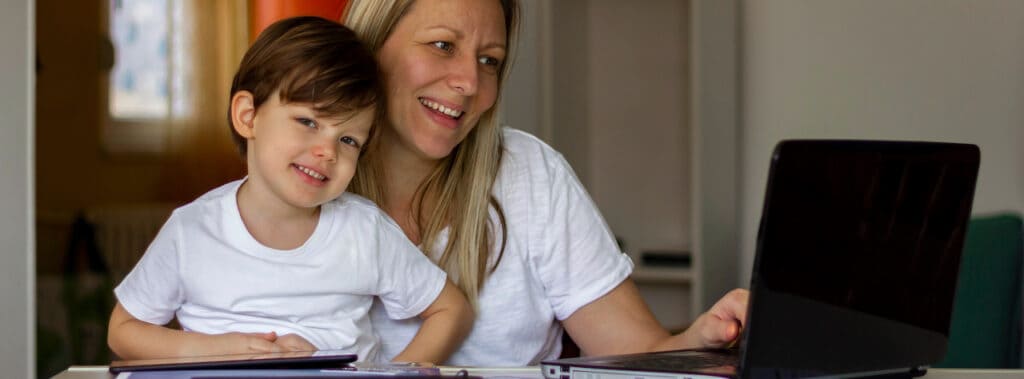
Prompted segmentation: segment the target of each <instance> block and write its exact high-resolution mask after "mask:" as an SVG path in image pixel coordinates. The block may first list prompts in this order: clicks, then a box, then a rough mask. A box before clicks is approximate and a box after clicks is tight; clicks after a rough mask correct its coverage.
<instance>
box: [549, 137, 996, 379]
mask: <svg viewBox="0 0 1024 379" xmlns="http://www.w3.org/2000/svg"><path fill="white" fill-rule="evenodd" d="M979 159H980V153H979V150H978V147H977V146H974V145H968V144H954V143H933V142H898V141H856V140H787V141H782V142H780V143H779V144H778V145H776V147H775V151H774V153H773V154H772V159H771V165H770V168H769V175H768V186H767V187H768V188H767V191H766V194H765V199H764V208H763V209H762V213H761V224H760V228H759V230H758V237H757V250H756V253H755V258H754V266H753V273H752V275H751V279H750V298H749V303H748V308H747V322H746V324H745V328H744V330H743V333H742V335H741V336H740V343H739V347H738V348H733V349H726V350H678V351H668V352H658V353H643V354H631V355H620V356H605V357H580V358H568V359H561V360H551V361H544V362H542V363H541V369H542V371H543V373H544V376H545V377H546V378H547V379H620V378H624V379H635V378H663V379H684V378H686V379H693V378H805V377H822V376H825V377H887V378H888V377H893V378H898V377H914V376H921V375H924V373H925V370H926V369H927V368H928V366H929V365H931V364H934V363H937V362H939V361H941V360H942V358H943V356H944V355H945V353H946V345H947V343H948V339H949V326H950V316H951V315H952V310H953V296H954V293H955V290H956V282H957V274H958V272H959V265H960V255H961V251H962V247H963V242H964V233H965V232H966V228H967V222H968V218H969V216H970V213H971V203H972V200H973V198H974V185H975V181H976V178H977V175H978V165H979Z"/></svg>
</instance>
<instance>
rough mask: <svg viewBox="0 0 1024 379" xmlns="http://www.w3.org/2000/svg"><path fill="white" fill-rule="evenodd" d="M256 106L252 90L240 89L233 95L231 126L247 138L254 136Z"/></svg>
mask: <svg viewBox="0 0 1024 379" xmlns="http://www.w3.org/2000/svg"><path fill="white" fill-rule="evenodd" d="M255 118H256V106H255V104H254V99H253V96H252V92H249V91H238V92H235V94H234V95H233V96H231V127H233V128H235V131H236V132H238V134H239V135H241V136H242V137H245V138H246V139H248V138H252V137H253V126H254V124H253V120H254V119H255Z"/></svg>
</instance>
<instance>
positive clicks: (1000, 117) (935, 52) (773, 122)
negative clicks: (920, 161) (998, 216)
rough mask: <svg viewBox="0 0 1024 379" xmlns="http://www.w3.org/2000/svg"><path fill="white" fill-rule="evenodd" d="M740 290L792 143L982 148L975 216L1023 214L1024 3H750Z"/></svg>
mask: <svg viewBox="0 0 1024 379" xmlns="http://www.w3.org/2000/svg"><path fill="white" fill-rule="evenodd" d="M740 12H741V41H742V42H741V44H740V46H741V55H742V59H741V60H740V62H741V83H742V84H741V91H740V93H741V103H742V118H743V121H742V122H741V125H742V126H741V136H740V141H741V142H740V162H741V171H740V172H741V175H740V178H741V182H740V184H739V187H738V188H739V189H740V201H741V209H742V210H741V217H740V220H741V227H742V250H741V251H742V254H741V256H742V259H741V263H742V264H741V269H740V273H741V274H740V278H739V282H738V284H739V285H743V286H746V285H747V284H748V283H749V273H750V269H751V266H752V261H753V253H754V238H755V235H756V231H757V222H758V219H759V217H760V212H761V203H762V199H763V197H764V194H763V191H764V187H765V182H766V180H767V168H768V158H769V156H770V154H771V150H772V148H773V147H774V145H775V143H776V142H777V141H778V140H780V139H784V138H798V137H808V138H858V139H909V140H935V141H957V142H968V143H974V144H977V145H979V146H980V147H981V152H982V163H981V171H980V174H979V179H978V188H977V192H976V196H975V202H974V213H975V214H978V213H991V212H997V211H1003V210H1016V211H1018V212H1022V211H1024V147H1022V145H1024V43H1021V41H1024V2H1021V1H1013V0H984V1H963V0H939V1H936V0H905V1H883V0H871V1H841V0H827V1H821V0H786V1H746V2H744V3H743V7H742V8H741V11H740Z"/></svg>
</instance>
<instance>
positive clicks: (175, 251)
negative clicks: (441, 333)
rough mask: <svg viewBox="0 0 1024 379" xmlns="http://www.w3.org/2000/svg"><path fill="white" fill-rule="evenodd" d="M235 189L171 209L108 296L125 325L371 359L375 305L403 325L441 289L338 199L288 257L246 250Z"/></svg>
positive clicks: (407, 252) (360, 203)
mask: <svg viewBox="0 0 1024 379" xmlns="http://www.w3.org/2000/svg"><path fill="white" fill-rule="evenodd" d="M243 181H244V179H243V180H239V181H235V182H231V183H228V184H226V185H223V186H221V187H219V188H217V189H214V190H212V191H210V192H209V193H207V194H205V195H203V196H201V197H200V198H198V199H196V200H195V201H193V202H192V203H190V204H188V205H185V206H183V207H181V208H178V209H176V210H175V211H174V213H172V214H171V217H170V218H169V219H168V220H167V222H166V223H165V224H164V226H163V227H162V228H161V229H160V232H159V233H158V234H157V236H156V238H155V239H154V241H153V243H152V244H151V245H150V246H149V248H148V249H147V250H146V253H145V255H144V256H143V257H142V259H141V260H140V261H139V263H138V264H137V265H136V266H135V268H134V269H133V270H132V271H131V273H129V274H128V276H127V277H125V279H124V281H123V282H121V284H120V285H118V286H117V288H116V289H115V290H114V292H115V294H116V295H117V299H118V301H119V302H120V303H121V305H122V306H123V307H124V309H125V310H127V311H128V313H130V314H131V315H132V316H134V317H135V318H137V319H139V320H142V321H145V322H148V323H152V324H157V325H164V324H166V323H168V322H169V321H170V320H171V319H172V318H173V317H175V316H177V318H178V322H179V323H180V324H181V326H182V328H183V329H184V330H188V331H195V332H200V333H207V334H220V333H226V332H260V333H264V332H271V331H273V332H277V334H278V335H285V334H289V333H294V334H297V335H299V336H301V337H302V338H305V339H306V340H308V341H309V342H310V343H312V344H313V345H314V346H316V347H317V348H318V349H321V350H324V349H333V350H345V351H348V352H352V353H356V354H358V355H359V358H360V360H374V358H375V356H376V349H377V345H378V343H377V342H378V341H377V338H376V336H375V334H374V333H373V331H372V330H373V328H372V327H371V323H370V317H369V315H368V312H369V310H370V307H371V305H372V304H373V303H374V300H373V299H374V296H379V298H380V302H379V303H380V304H383V308H385V309H386V313H387V316H388V317H393V318H396V319H405V318H411V317H414V316H416V315H418V314H419V313H421V312H422V311H423V310H425V309H426V308H427V307H428V306H429V305H430V304H431V303H433V301H434V300H435V299H436V298H437V296H438V295H439V294H440V293H441V290H442V288H444V285H445V280H446V275H445V273H444V272H443V271H441V270H440V269H439V268H438V267H437V266H436V265H434V264H433V263H432V262H430V260H429V259H428V258H427V257H426V256H424V255H423V253H421V252H420V251H419V250H418V249H417V248H416V247H415V246H413V245H412V244H411V243H410V242H409V240H408V239H407V238H406V237H405V235H404V234H403V233H402V231H401V230H400V229H399V227H398V225H397V224H395V223H394V221H392V220H391V218H389V217H388V216H387V215H386V214H384V213H383V212H382V211H380V210H379V209H378V208H377V207H376V206H375V205H374V204H373V203H371V202H370V201H368V200H366V199H364V198H362V197H359V196H356V195H352V194H348V193H345V194H344V195H342V196H341V197H340V198H339V199H337V200H334V201H331V202H328V203H326V204H324V205H323V206H322V207H321V212H320V219H319V222H318V224H317V226H316V230H315V231H314V232H313V234H312V235H311V236H310V237H309V239H308V240H307V241H306V243H305V244H303V245H302V246H300V247H299V248H296V249H294V250H287V251H285V250H276V249H272V248H269V247H266V246H264V245H262V244H260V243H259V242H258V241H256V240H255V239H254V238H253V237H252V235H251V234H249V232H248V230H247V229H246V228H245V225H244V224H243V223H242V218H241V216H240V214H239V212H238V205H237V202H236V194H237V192H238V188H239V187H240V186H241V183H242V182H243Z"/></svg>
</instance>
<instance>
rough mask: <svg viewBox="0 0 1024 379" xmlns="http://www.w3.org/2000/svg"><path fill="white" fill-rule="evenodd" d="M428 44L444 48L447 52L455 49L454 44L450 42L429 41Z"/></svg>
mask: <svg viewBox="0 0 1024 379" xmlns="http://www.w3.org/2000/svg"><path fill="white" fill-rule="evenodd" d="M430 44H431V45H434V47H436V48H438V49H441V50H444V51H446V52H449V53H450V52H452V51H453V50H455V45H453V44H452V43H450V42H445V41H434V42H431V43H430Z"/></svg>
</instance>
